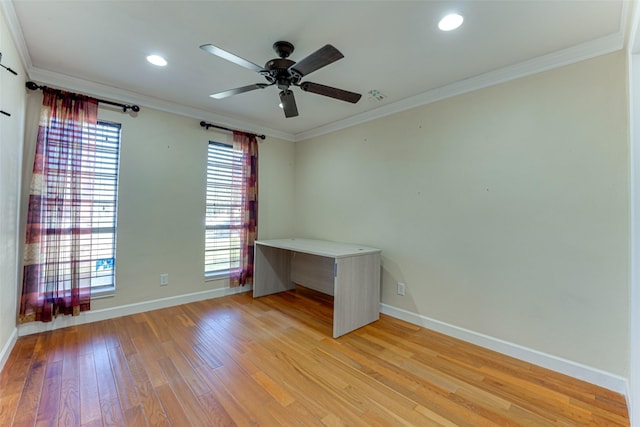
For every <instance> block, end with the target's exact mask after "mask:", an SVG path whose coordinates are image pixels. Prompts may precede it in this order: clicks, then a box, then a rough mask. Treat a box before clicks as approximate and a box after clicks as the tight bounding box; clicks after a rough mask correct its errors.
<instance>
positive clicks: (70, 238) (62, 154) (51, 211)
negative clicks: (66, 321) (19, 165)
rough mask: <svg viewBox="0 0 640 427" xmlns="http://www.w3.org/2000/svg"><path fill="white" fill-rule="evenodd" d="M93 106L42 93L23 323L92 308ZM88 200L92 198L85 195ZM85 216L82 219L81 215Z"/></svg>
mask: <svg viewBox="0 0 640 427" xmlns="http://www.w3.org/2000/svg"><path fill="white" fill-rule="evenodd" d="M97 121H98V102H97V101H96V100H95V99H92V98H89V97H86V96H82V95H77V94H72V93H68V92H62V91H56V90H52V89H45V90H44V99H43V102H42V109H41V111H40V123H39V127H38V137H37V141H36V155H35V160H34V163H33V176H32V180H31V188H30V192H29V209H28V216H27V232H26V239H25V252H24V277H23V282H22V295H21V300H20V314H19V321H20V322H21V323H24V322H30V321H34V320H39V321H43V322H49V321H51V320H52V319H53V318H54V317H55V316H57V315H58V314H71V315H78V314H79V313H80V312H81V311H84V310H88V309H89V308H90V301H91V287H90V286H91V285H90V279H88V278H89V277H90V274H91V267H92V265H91V261H90V259H91V258H92V257H91V244H90V239H88V240H87V239H83V235H84V236H86V235H87V233H90V232H91V224H90V220H91V219H90V218H87V216H86V212H90V211H91V204H92V196H91V195H92V193H93V191H92V190H93V183H94V178H95V128H96V125H97ZM87 194H89V196H87ZM83 213H84V215H83Z"/></svg>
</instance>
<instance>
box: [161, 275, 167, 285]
mask: <svg viewBox="0 0 640 427" xmlns="http://www.w3.org/2000/svg"><path fill="white" fill-rule="evenodd" d="M168 284H169V275H168V274H161V275H160V286H167V285H168Z"/></svg>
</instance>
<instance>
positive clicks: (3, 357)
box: [0, 328, 18, 372]
mask: <svg viewBox="0 0 640 427" xmlns="http://www.w3.org/2000/svg"><path fill="white" fill-rule="evenodd" d="M17 340H18V328H13V332H11V335H10V336H9V339H8V340H7V342H6V343H5V344H4V347H2V351H0V372H2V369H3V368H4V365H5V364H6V363H7V360H9V355H10V354H11V350H13V347H14V346H15V345H16V341H17Z"/></svg>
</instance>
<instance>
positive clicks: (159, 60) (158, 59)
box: [147, 55, 167, 67]
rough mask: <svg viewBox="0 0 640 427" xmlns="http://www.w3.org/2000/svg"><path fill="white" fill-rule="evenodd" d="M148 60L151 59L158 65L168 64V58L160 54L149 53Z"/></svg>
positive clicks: (150, 60) (151, 61)
mask: <svg viewBox="0 0 640 427" xmlns="http://www.w3.org/2000/svg"><path fill="white" fill-rule="evenodd" d="M147 61H149V62H150V63H152V64H153V65H157V66H158V67H164V66H165V65H167V60H166V59H164V58H163V57H162V56H159V55H149V56H147Z"/></svg>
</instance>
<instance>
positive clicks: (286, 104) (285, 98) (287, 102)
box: [280, 89, 298, 117]
mask: <svg viewBox="0 0 640 427" xmlns="http://www.w3.org/2000/svg"><path fill="white" fill-rule="evenodd" d="M280 102H282V109H283V110H284V116H285V117H296V116H297V115H298V107H297V106H296V98H295V97H294V96H293V92H292V91H291V90H289V89H287V90H283V91H280Z"/></svg>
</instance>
